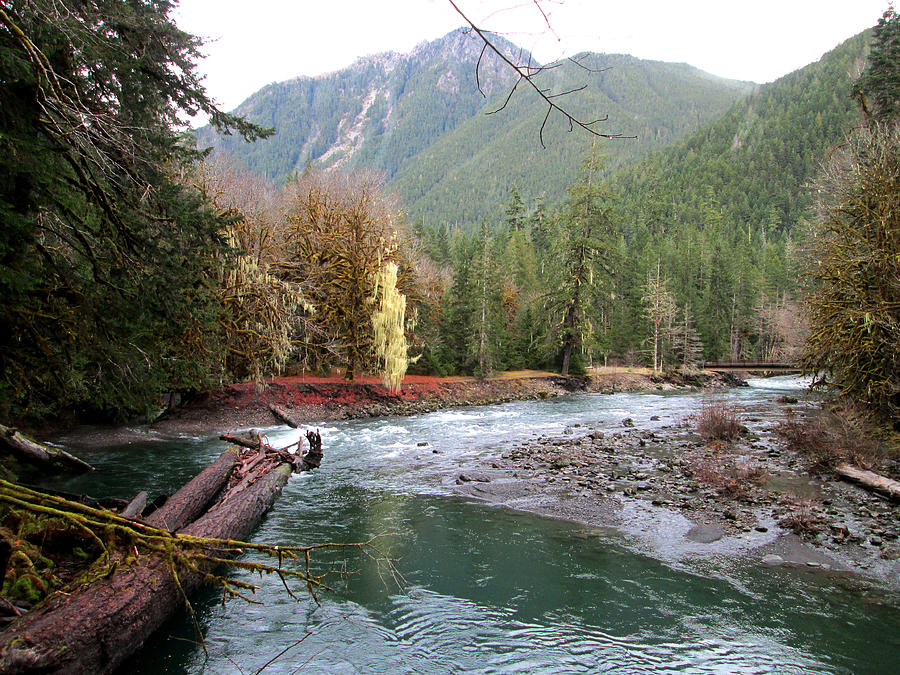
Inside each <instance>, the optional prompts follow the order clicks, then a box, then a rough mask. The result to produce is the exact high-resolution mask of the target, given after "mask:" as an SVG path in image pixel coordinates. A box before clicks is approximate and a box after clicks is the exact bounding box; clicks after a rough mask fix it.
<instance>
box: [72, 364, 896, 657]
mask: <svg viewBox="0 0 900 675" xmlns="http://www.w3.org/2000/svg"><path fill="white" fill-rule="evenodd" d="M752 385H753V386H751V387H750V388H742V389H735V390H731V391H730V392H728V393H727V394H726V395H727V396H728V397H730V398H732V399H734V400H736V401H737V402H738V403H739V404H740V405H741V406H743V407H744V408H745V409H746V410H747V411H748V413H749V415H748V417H749V418H750V419H752V420H753V421H752V423H751V424H752V425H755V426H756V427H757V429H759V430H763V429H765V428H766V427H767V426H768V425H769V424H770V422H771V420H772V419H773V416H774V415H775V405H774V399H775V397H776V396H777V394H778V393H783V392H784V390H794V391H795V392H796V391H799V388H800V383H798V382H797V381H796V380H793V379H789V378H776V379H773V380H755V381H753V382H752ZM701 400H702V399H701V395H700V394H690V393H689V394H686V393H644V394H614V395H599V394H596V395H594V394H586V395H574V396H569V397H565V398H561V399H556V400H551V401H540V402H536V401H535V402H520V403H508V404H502V405H495V406H485V407H477V408H460V409H451V410H444V411H439V412H435V413H431V414H424V415H417V416H413V417H408V418H400V417H392V418H381V419H367V420H351V421H345V422H328V423H326V424H324V425H323V426H322V427H321V432H322V435H323V440H324V451H325V460H324V462H323V464H322V467H321V468H320V469H319V470H317V471H314V472H311V473H306V474H302V475H298V476H295V477H293V478H292V479H291V482H290V483H289V484H288V486H287V487H286V488H285V490H284V493H283V495H282V497H281V499H280V500H279V501H278V502H277V503H276V505H275V506H274V508H273V509H272V511H271V512H270V513H269V514H268V516H267V517H266V518H265V520H264V521H263V522H262V523H261V524H260V526H259V527H258V528H257V529H256V531H255V532H254V533H253V535H252V536H253V539H254V540H255V541H268V542H276V543H280V544H284V545H305V544H311V543H319V542H327V541H334V542H354V541H364V540H367V539H369V538H370V537H372V536H374V535H379V534H385V536H384V537H383V538H382V539H381V540H379V543H378V545H379V547H380V549H381V551H382V553H383V554H384V555H385V556H386V557H389V558H390V559H391V560H392V561H393V565H394V567H395V570H394V571H395V572H396V575H392V573H391V572H392V570H391V569H389V568H388V567H386V566H385V565H384V564H383V563H380V562H378V561H376V560H374V559H372V558H370V557H368V556H365V555H361V554H359V553H356V552H352V551H351V552H347V553H344V554H342V555H341V556H338V557H337V558H334V557H332V558H331V559H329V561H322V563H323V564H333V565H334V566H335V567H338V568H342V569H344V568H345V570H346V572H345V573H344V574H340V575H336V576H334V577H333V578H332V579H331V583H332V584H333V586H334V588H335V591H334V592H333V593H329V592H323V593H320V594H319V601H320V603H321V604H319V605H317V604H316V603H315V602H313V601H312V600H309V599H307V598H306V597H304V598H303V600H302V602H300V603H298V602H296V601H294V600H292V599H291V598H289V597H288V596H287V595H286V594H285V593H284V592H283V590H282V587H281V582H280V581H279V580H278V579H277V578H275V579H272V578H263V579H261V580H259V579H258V578H257V583H259V584H260V585H261V586H262V588H261V590H260V591H259V593H258V597H259V599H260V600H262V601H263V602H264V603H265V604H262V605H248V604H245V603H243V602H241V601H235V600H232V601H229V602H228V603H227V604H226V605H225V606H224V607H223V606H222V604H221V602H220V600H221V598H220V596H219V595H218V594H213V593H211V592H210V593H207V594H205V595H203V596H201V597H200V598H199V599H197V601H196V602H195V608H196V609H197V612H198V620H199V623H200V625H201V627H202V629H203V631H204V633H206V635H207V638H206V651H205V652H204V649H203V648H202V647H200V646H198V645H197V644H196V642H195V641H196V634H195V632H194V630H193V628H192V624H191V623H190V622H189V621H188V619H187V618H186V617H181V618H179V619H177V620H174V621H172V622H170V623H169V624H167V625H166V626H165V627H164V628H163V630H162V631H161V632H160V634H159V635H158V636H157V637H154V638H153V639H152V640H151V641H150V642H149V643H148V645H147V646H146V647H145V648H144V649H143V650H142V651H141V652H140V654H139V655H138V657H136V658H134V659H132V660H131V661H130V662H129V663H128V664H127V666H126V667H125V668H124V671H125V672H131V673H180V672H189V673H200V672H206V673H241V672H243V673H253V672H256V671H257V670H258V669H260V668H262V667H263V666H265V665H266V664H267V663H268V662H269V661H270V660H272V659H273V657H276V656H277V655H278V654H279V653H280V652H282V650H286V651H285V652H284V653H283V654H282V655H281V656H278V658H275V660H274V661H272V662H271V663H270V664H269V665H268V666H266V668H265V670H264V672H265V673H293V672H302V673H462V672H465V673H595V672H605V673H606V672H608V673H889V672H897V671H896V668H897V667H898V664H900V607H898V606H897V605H896V604H895V603H887V604H883V603H881V602H878V601H877V594H876V592H875V591H874V590H873V589H871V588H868V587H866V586H864V585H863V586H860V585H858V584H856V583H854V582H852V580H848V579H842V578H841V577H827V576H824V575H822V574H817V573H811V572H805V571H797V570H792V569H785V568H767V567H764V566H760V565H759V564H758V563H751V562H750V561H749V560H746V559H737V560H736V559H735V558H734V557H729V556H724V557H722V558H715V557H705V558H703V559H696V560H682V559H679V560H667V559H665V557H664V556H658V555H654V554H653V552H652V551H650V552H647V551H646V550H643V549H642V548H641V547H639V546H636V545H634V542H633V541H632V540H631V539H630V538H629V537H628V536H627V535H625V534H622V533H618V532H615V531H609V530H598V529H595V528H589V527H585V526H582V525H578V524H573V523H568V522H564V521H559V520H553V519H547V518H541V517H538V516H534V515H530V514H527V513H520V512H514V511H510V510H508V509H504V508H499V507H493V506H490V505H486V504H483V503H480V502H477V501H472V500H468V499H464V498H460V497H459V495H458V494H457V493H456V491H455V489H454V488H455V483H454V478H455V477H456V476H457V475H458V474H459V472H460V471H461V470H464V469H465V467H466V466H468V465H469V464H470V463H471V462H472V461H473V460H474V459H475V458H480V457H483V456H484V455H485V454H486V453H499V452H501V451H502V449H503V448H505V447H508V446H509V445H510V444H512V443H514V442H517V441H521V440H524V439H528V438H531V437H533V436H536V435H539V434H547V435H552V434H562V433H564V430H565V429H566V427H570V426H572V425H577V424H590V425H597V424H599V425H600V426H601V428H609V429H613V428H621V421H622V419H623V418H625V417H630V418H632V419H633V420H634V423H635V425H636V426H637V427H639V428H642V429H653V428H656V427H660V428H661V427H664V426H668V425H673V424H676V423H678V422H680V421H681V420H683V419H684V418H685V417H686V416H687V415H689V414H691V413H692V412H695V411H696V410H697V408H698V406H699V405H700V402H701ZM651 418H654V419H651ZM266 432H267V434H268V438H269V441H270V442H271V443H272V444H273V445H280V444H283V445H287V444H288V443H292V442H294V441H295V440H296V439H297V435H298V431H296V430H291V429H288V428H286V427H277V428H272V429H268V430H266ZM222 449H223V445H222V443H221V442H220V441H217V440H214V439H202V438H191V439H182V440H179V441H177V442H173V441H149V442H147V443H141V444H132V445H129V446H127V447H124V448H119V449H114V450H104V451H99V450H98V451H95V452H88V453H84V452H83V453H82V455H83V456H85V459H87V460H88V461H91V462H92V463H93V464H94V465H95V466H97V467H98V472H97V473H95V474H93V475H91V476H89V477H84V478H75V479H71V480H70V481H69V482H67V483H65V484H64V485H61V486H60V487H64V488H66V489H71V490H86V491H88V490H89V491H90V492H92V493H97V494H103V493H109V494H112V495H114V496H120V497H123V498H128V497H130V496H132V495H133V494H134V493H135V492H136V491H137V490H139V489H146V490H148V491H149V492H150V493H151V495H154V494H157V493H159V492H168V493H170V492H172V491H173V490H174V489H176V488H177V487H178V486H179V485H181V484H182V483H183V482H185V481H186V480H187V479H188V478H189V477H190V476H192V475H193V474H194V473H196V472H197V471H198V470H199V469H201V468H202V467H203V466H204V465H206V464H207V463H208V462H209V461H210V460H211V459H213V458H214V457H215V456H217V455H218V454H219V453H221V451H222ZM867 588H868V590H867Z"/></svg>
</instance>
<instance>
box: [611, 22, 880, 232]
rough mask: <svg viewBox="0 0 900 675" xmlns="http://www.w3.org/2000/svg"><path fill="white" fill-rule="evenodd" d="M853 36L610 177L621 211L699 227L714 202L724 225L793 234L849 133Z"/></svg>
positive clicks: (859, 57) (857, 45) (858, 48)
mask: <svg viewBox="0 0 900 675" xmlns="http://www.w3.org/2000/svg"><path fill="white" fill-rule="evenodd" d="M867 36H868V33H861V34H860V35H857V36H855V37H853V38H851V39H849V40H847V41H845V42H844V43H842V44H841V45H840V46H838V47H836V48H835V49H834V50H832V51H830V52H829V53H827V54H825V55H824V56H823V57H822V58H821V59H820V60H819V61H817V62H815V63H812V64H810V65H808V66H806V67H805V68H802V69H800V70H797V71H795V72H793V73H790V74H789V75H786V76H785V77H782V78H781V79H779V80H777V81H775V82H773V83H771V84H767V85H763V86H761V87H758V88H757V89H756V90H755V91H754V92H753V93H752V94H750V95H749V96H747V97H746V98H744V99H743V100H741V101H739V102H738V103H736V104H735V105H734V106H732V108H731V109H730V110H729V111H728V112H727V113H726V114H725V115H723V116H722V117H721V118H719V119H717V120H715V121H714V122H712V123H711V124H708V125H706V126H704V127H703V128H701V129H699V130H698V131H696V132H695V133H693V134H692V135H690V136H689V137H688V138H687V139H685V140H684V141H682V142H681V143H679V144H677V145H674V146H672V147H670V148H666V149H665V150H663V151H660V152H658V153H654V154H652V155H650V156H648V157H647V158H645V159H644V160H643V161H641V162H639V163H638V164H635V165H634V166H631V167H628V168H626V169H624V170H622V171H620V172H618V173H617V174H616V176H615V183H616V185H617V188H618V190H619V192H620V193H621V194H622V196H623V206H624V211H625V212H627V213H632V214H636V213H640V212H641V211H644V210H645V209H644V205H646V204H647V203H648V201H653V202H658V203H664V204H665V213H664V215H663V217H664V218H666V219H668V220H670V221H674V220H681V221H686V222H702V218H703V215H702V214H703V211H704V208H705V206H706V205H707V203H708V200H709V196H710V195H714V196H715V199H716V201H717V202H718V204H719V205H721V208H722V210H723V214H724V215H725V217H726V219H727V220H729V221H732V222H734V223H736V224H740V225H741V227H743V228H746V227H747V226H749V227H751V228H752V230H753V231H754V232H756V233H758V232H760V231H761V230H762V229H763V228H765V229H766V230H767V232H766V233H765V234H766V235H768V234H771V233H772V231H773V230H774V231H775V232H774V233H775V234H777V233H778V232H780V231H782V230H785V229H786V230H791V229H792V228H793V226H794V225H795V224H796V223H797V222H798V221H799V220H800V219H801V218H802V217H803V214H804V213H805V212H806V211H807V210H808V208H809V206H810V204H811V194H810V192H809V190H808V189H807V188H806V185H807V183H808V182H809V181H810V180H811V179H812V178H813V177H814V176H815V175H816V173H817V171H818V166H819V163H820V162H821V160H822V159H823V158H824V156H825V154H826V152H827V151H828V150H829V148H832V147H834V145H835V144H837V143H838V142H839V141H840V139H841V137H842V136H843V134H844V133H846V132H847V130H848V129H849V128H850V127H851V126H852V125H853V123H854V119H855V116H856V109H855V106H854V104H853V102H852V99H851V97H850V84H851V76H852V75H855V74H858V73H859V72H860V69H861V68H862V65H863V63H864V59H865V53H866V42H867Z"/></svg>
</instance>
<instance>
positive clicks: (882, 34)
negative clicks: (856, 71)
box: [853, 7, 900, 121]
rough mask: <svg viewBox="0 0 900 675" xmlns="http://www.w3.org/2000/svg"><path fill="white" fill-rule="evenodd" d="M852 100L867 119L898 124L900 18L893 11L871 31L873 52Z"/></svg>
mask: <svg viewBox="0 0 900 675" xmlns="http://www.w3.org/2000/svg"><path fill="white" fill-rule="evenodd" d="M853 97H854V98H855V99H856V101H857V103H859V105H860V108H862V111H863V114H864V115H866V116H867V117H870V116H871V117H872V118H874V119H876V120H881V121H891V120H892V121H897V120H900V16H898V14H897V12H896V11H895V10H894V8H893V7H889V8H888V9H887V10H886V11H885V13H884V14H883V15H882V17H881V18H880V19H879V20H878V24H877V25H876V26H875V27H874V28H873V29H872V50H871V52H870V53H869V57H868V59H867V61H866V68H865V70H864V71H863V73H862V75H861V76H860V78H859V79H858V80H857V81H856V86H855V87H854V90H853Z"/></svg>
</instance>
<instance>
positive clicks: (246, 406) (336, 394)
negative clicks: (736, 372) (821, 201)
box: [48, 368, 740, 448]
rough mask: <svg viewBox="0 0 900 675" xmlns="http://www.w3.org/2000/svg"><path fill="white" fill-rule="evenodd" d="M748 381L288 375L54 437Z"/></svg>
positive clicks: (146, 435)
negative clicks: (397, 382)
mask: <svg viewBox="0 0 900 675" xmlns="http://www.w3.org/2000/svg"><path fill="white" fill-rule="evenodd" d="M736 383H740V380H737V379H736V378H734V377H733V376H730V375H714V374H711V373H703V374H698V375H695V376H692V377H690V378H685V377H681V376H665V377H654V376H653V375H652V373H651V372H650V371H649V370H647V369H639V368H637V369H626V368H600V369H597V370H595V371H593V372H591V374H590V375H588V376H584V377H562V376H560V375H556V374H553V373H548V372H543V371H515V372H507V373H502V374H498V375H496V376H495V377H491V378H487V379H476V378H471V377H432V376H425V375H410V376H407V377H406V379H405V380H404V382H403V386H402V388H401V390H400V392H399V393H398V394H392V393H390V392H389V391H388V390H387V389H386V388H385V387H384V385H382V384H381V382H380V380H379V379H377V378H375V377H358V378H356V380H355V381H354V382H346V381H344V380H343V379H341V378H339V377H327V378H326V377H313V376H305V377H283V378H277V379H273V380H269V381H267V382H266V383H264V384H262V385H261V384H258V383H255V382H243V383H239V384H232V385H228V386H226V387H223V388H222V389H218V390H213V391H210V392H207V393H206V394H204V395H203V396H201V397H200V398H198V399H196V400H193V401H189V402H186V403H183V404H181V405H178V406H176V407H173V408H171V409H170V410H168V411H166V412H165V413H164V414H163V415H162V416H161V417H160V418H159V419H158V420H157V421H155V422H154V423H152V424H135V425H131V426H126V427H115V428H111V427H80V428H77V429H72V430H70V431H68V432H66V433H64V434H54V435H53V436H52V438H50V439H48V440H53V441H54V442H58V443H62V444H64V445H66V446H71V447H75V448H77V447H79V446H80V447H94V448H96V447H103V446H113V445H123V444H126V443H129V442H133V441H146V440H149V439H153V438H171V437H176V436H180V435H206V436H209V435H213V434H218V433H223V432H232V431H237V430H241V429H249V428H252V427H271V426H276V425H279V424H281V422H280V421H279V420H277V419H276V418H275V417H274V416H273V414H272V412H271V409H270V408H271V406H278V407H280V408H283V409H285V410H286V411H287V412H289V413H290V415H291V418H292V419H293V420H296V421H297V422H299V423H300V424H318V423H321V422H324V421H329V420H340V419H353V418H363V417H380V416H385V415H414V414H420V413H423V412H431V411H434V410H439V409H441V408H449V407H455V406H468V405H487V404H491V403H503V402H506V401H521V400H528V399H546V398H553V397H556V396H562V395H565V394H570V393H574V392H603V393H615V392H620V391H649V390H657V389H664V390H670V389H676V388H723V387H728V386H734V385H735V384H736Z"/></svg>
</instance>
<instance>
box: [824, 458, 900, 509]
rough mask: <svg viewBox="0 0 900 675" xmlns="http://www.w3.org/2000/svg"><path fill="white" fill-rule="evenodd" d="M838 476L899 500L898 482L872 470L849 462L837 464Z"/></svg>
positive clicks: (899, 484)
mask: <svg viewBox="0 0 900 675" xmlns="http://www.w3.org/2000/svg"><path fill="white" fill-rule="evenodd" d="M835 472H836V473H837V475H838V476H840V477H841V478H843V479H845V480H849V481H851V482H853V483H857V484H858V485H861V486H862V487H864V488H866V489H868V490H872V491H874V492H878V493H880V494H883V495H885V496H886V497H889V498H890V499H892V500H894V501H898V502H900V482H898V481H895V480H892V479H890V478H886V477H885V476H881V475H879V474H877V473H875V472H873V471H866V470H865V469H860V468H857V467H855V466H851V465H850V464H839V465H838V466H837V467H836V468H835Z"/></svg>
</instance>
